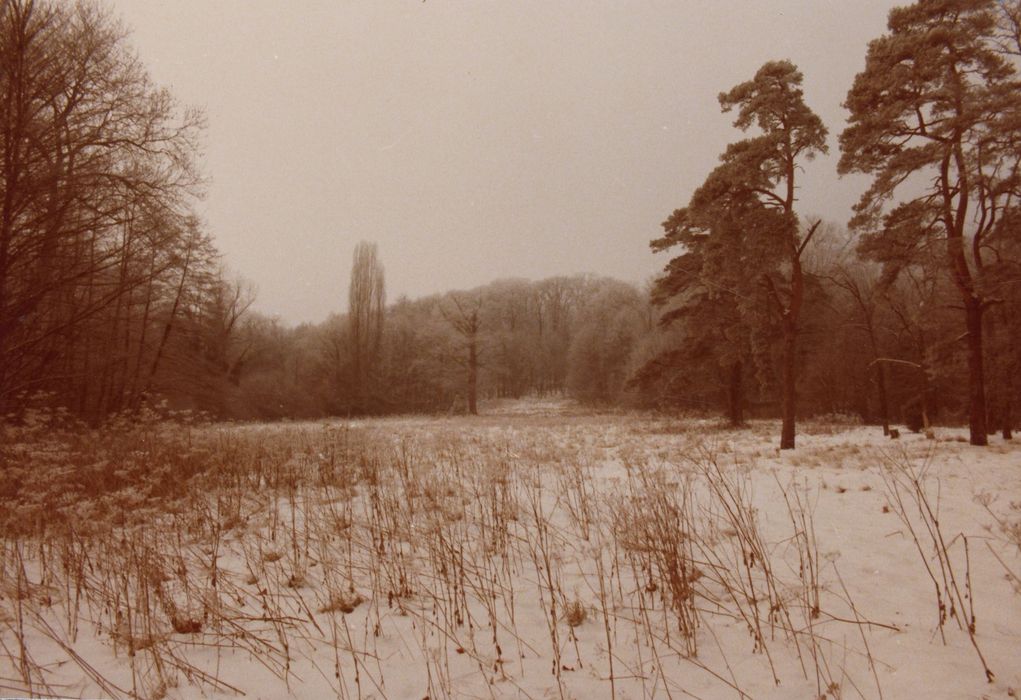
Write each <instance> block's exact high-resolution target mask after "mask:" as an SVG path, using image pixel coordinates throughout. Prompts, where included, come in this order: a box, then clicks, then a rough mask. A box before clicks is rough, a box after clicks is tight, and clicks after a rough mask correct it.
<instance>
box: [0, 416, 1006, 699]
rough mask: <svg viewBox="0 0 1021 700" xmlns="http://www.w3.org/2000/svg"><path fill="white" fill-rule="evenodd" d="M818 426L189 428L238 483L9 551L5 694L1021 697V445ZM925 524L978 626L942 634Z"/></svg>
mask: <svg viewBox="0 0 1021 700" xmlns="http://www.w3.org/2000/svg"><path fill="white" fill-rule="evenodd" d="M253 427H257V429H252V428H253ZM801 428H802V429H801V432H800V433H799V436H798V448H797V449H796V450H794V451H784V452H780V451H779V450H777V449H776V444H777V436H778V434H779V426H778V425H777V424H775V423H773V422H756V423H753V424H752V425H751V426H750V427H749V428H747V429H743V430H729V429H724V428H721V427H719V426H718V425H717V424H716V423H715V422H713V421H705V420H695V419H684V420H681V419H668V418H665V417H662V416H652V415H645V414H638V413H636V414H620V413H586V412H584V411H582V410H580V409H578V408H577V407H570V410H561V409H559V408H558V407H557V406H556V405H555V404H552V403H551V404H549V405H542V406H537V407H536V406H532V407H528V406H520V407H517V406H513V405H508V406H504V407H501V410H500V411H498V412H497V413H495V414H492V415H489V416H480V417H443V418H400V419H378V420H366V421H345V422H343V423H336V424H329V423H318V424H311V423H310V424H298V425H276V426H269V425H264V426H213V427H205V428H192V429H189V430H191V431H193V432H192V434H191V435H190V437H189V440H190V441H191V442H192V443H194V444H195V445H197V448H196V449H201V450H204V452H203V454H204V455H207V457H208V459H209V460H210V462H211V463H214V462H215V463H216V464H217V465H219V466H217V467H216V468H215V469H212V470H211V471H210V473H209V474H207V475H205V476H201V477H194V487H193V488H191V491H190V492H189V495H188V497H187V498H184V499H177V500H174V501H173V502H168V503H165V504H158V503H157V504H155V505H154V504H153V502H151V501H144V502H143V501H141V500H140V499H138V498H135V499H134V500H133V501H127V500H126V501H125V502H131V503H135V504H136V507H139V508H142V507H144V508H146V509H147V510H145V511H144V512H142V511H139V514H140V515H139V516H138V517H130V516H129V517H125V516H122V517H120V518H111V522H109V523H105V522H101V521H96V522H92V523H91V526H92V527H91V528H90V529H89V533H90V534H79V535H69V534H66V533H65V534H61V532H59V531H56V530H54V531H52V532H50V533H49V534H48V535H47V536H46V537H40V536H27V535H15V534H14V533H13V532H9V533H5V534H4V538H3V564H0V586H2V588H0V595H2V599H0V644H2V645H0V696H2V695H11V694H13V695H28V694H47V693H49V694H54V695H64V696H83V697H107V696H123V697H128V696H131V695H132V694H134V695H137V696H139V697H175V698H176V697H180V698H185V697H196V696H197V695H199V694H200V693H201V694H204V695H205V696H207V697H231V696H234V695H236V691H237V692H243V693H245V694H246V696H248V697H253V698H287V697H295V698H298V697H343V698H348V697H351V698H355V697H363V698H370V697H375V698H381V697H389V698H424V697H430V698H437V697H458V698H460V697H523V698H524V697H532V698H541V697H575V698H585V697H589V698H602V697H611V691H612V693H613V694H615V696H616V697H618V698H637V697H699V698H735V697H741V696H742V694H743V695H744V696H745V697H754V698H811V697H819V696H820V695H826V697H845V698H855V697H866V698H873V697H880V690H881V694H882V697H884V698H914V697H927V698H962V697H974V698H984V697H989V698H996V697H1001V698H1002V697H1016V693H1017V692H1018V689H1021V590H1018V583H1019V582H1018V580H1017V578H1016V575H1017V574H1018V573H1019V572H1021V547H1019V544H1018V541H1017V532H1018V528H1019V525H1018V524H1019V523H1021V448H1019V446H1018V445H1015V444H1012V443H1009V442H1003V441H1001V440H999V439H998V438H993V439H992V440H991V445H990V446H989V447H987V448H978V447H972V446H970V445H968V444H967V443H966V442H964V441H963V436H964V434H965V433H964V431H962V430H957V429H948V428H941V429H938V430H937V436H936V437H937V439H936V440H927V439H925V437H924V436H921V435H915V434H904V435H903V436H902V437H901V438H900V439H899V440H890V439H888V438H884V437H883V435H882V433H881V431H879V429H877V428H865V427H860V426H848V425H838V424H824V423H807V424H805V425H803V426H802V427H801ZM22 454H30V451H26V452H24V453H22ZM231 465H233V466H231ZM912 476H917V477H918V479H919V480H918V485H919V488H920V489H921V492H922V493H924V494H925V496H926V501H924V502H922V503H921V504H919V503H916V502H915V501H914V500H912V498H911V492H910V491H905V490H902V491H901V492H900V493H901V494H902V496H903V497H904V501H903V502H904V503H905V504H906V507H905V508H904V511H903V514H899V513H898V508H897V504H896V501H895V500H894V499H893V498H892V496H893V495H894V493H893V492H892V491H891V489H892V488H893V485H894V484H897V485H898V487H899V488H901V489H905V488H910V487H911V481H910V479H911V477H912ZM189 484H191V482H189ZM255 484H261V485H262V486H261V487H259V488H257V487H256V486H255ZM714 484H715V487H714ZM139 490H140V489H139ZM727 494H729V496H728V495H727ZM785 495H786V496H787V500H785V498H784V496H785ZM728 498H730V499H731V500H729V501H728V500H727V499H728ZM788 502H791V503H793V506H792V507H790V508H789V506H788ZM799 502H800V503H801V504H802V505H803V508H800V507H798V505H797V504H798V503H799ZM139 503H143V505H138V504H139ZM727 503H730V504H731V505H733V504H745V505H746V506H747V510H746V512H743V514H740V515H741V518H744V520H740V519H739V520H738V521H735V520H734V518H733V517H732V516H730V515H728V513H727ZM926 504H928V505H929V506H930V507H931V508H932V513H933V521H935V522H938V532H936V533H935V534H936V535H937V536H939V535H942V537H943V542H944V545H945V549H946V552H947V561H948V562H949V565H948V569H947V571H948V573H952V574H953V576H954V577H955V580H956V583H957V589H958V590H959V591H960V592H961V598H960V600H963V601H964V602H965V606H966V609H965V610H957V609H955V613H956V615H957V617H951V618H948V619H946V620H945V622H944V624H943V629H942V634H941V632H940V626H939V624H938V619H939V609H938V607H937V599H936V587H935V585H934V583H933V580H932V579H931V578H930V577H929V575H928V574H927V572H926V571H927V570H926V564H928V565H929V567H930V569H931V570H932V571H934V572H935V576H936V579H937V581H939V582H940V585H942V582H943V576H942V574H941V573H940V570H939V558H938V557H937V556H936V550H935V549H934V543H933V540H932V538H931V537H930V536H929V535H928V534H927V530H926V527H925V523H926V521H925V518H924V517H923V514H922V513H923V512H924V511H920V510H919V509H918V505H921V506H922V507H923V509H924V506H925V505H926ZM76 506H77V507H78V508H79V511H80V510H81V504H76ZM79 511H75V512H79ZM86 512H93V513H95V512H99V511H86ZM802 512H803V513H805V520H804V521H800V520H798V518H799V517H800V514H801V513H802ZM902 516H903V517H902ZM664 518H666V519H664ZM669 518H676V520H669ZM792 518H793V519H794V522H792ZM735 522H736V523H737V525H735ZM742 522H743V523H753V525H750V526H749V527H751V528H752V531H753V532H752V535H753V536H754V537H757V538H759V539H758V542H759V543H760V544H761V550H759V552H760V554H761V555H763V556H765V558H766V560H767V561H766V562H762V561H757V562H753V563H752V565H751V566H750V567H745V566H744V563H743V561H742V557H746V556H747V554H748V553H749V551H750V549H754V547H755V541H756V540H746V539H745V537H744V535H742V534H740V533H738V532H736V530H740V529H741V526H740V523H742ZM799 522H800V523H802V525H803V526H804V527H801V528H796V526H795V523H799ZM671 523H673V525H675V526H676V527H673V526H671ZM657 524H659V525H663V526H664V527H662V528H660V529H659V530H657V529H655V527H656V526H657ZM909 526H910V528H909ZM911 528H913V529H914V531H915V533H916V534H917V535H918V538H919V539H918V543H919V544H918V545H917V546H916V544H915V540H914V539H913V537H912V535H911ZM1012 528H1013V529H1012ZM79 529H80V530H81V532H85V528H84V527H82V528H79ZM672 533H678V534H679V536H677V537H673V535H672ZM586 537H587V539H586ZM668 545H669V546H676V547H678V550H677V551H678V552H680V553H681V554H682V555H683V556H687V557H689V559H688V560H687V563H686V565H685V566H686V567H687V568H685V569H684V571H685V572H687V573H686V576H688V578H683V579H676V578H675V579H673V580H672V581H671V579H669V577H668V576H667V575H666V574H665V573H664V571H663V570H662V568H657V567H658V566H660V565H659V564H657V561H659V562H660V563H662V562H664V561H668V559H669V557H666V555H665V554H664V547H666V546H668ZM966 546H967V551H965V547H966ZM805 555H810V556H812V557H813V560H814V564H813V566H812V567H809V570H808V572H807V573H806V569H805V568H804V567H803V566H802V563H803V561H804V556H805ZM923 556H924V558H923ZM658 557H659V558H658ZM664 557H665V558H664ZM657 558H658V559H657ZM813 567H814V568H813ZM767 571H768V572H769V573H768V574H767ZM813 572H815V573H816V574H817V576H818V589H819V608H820V609H819V613H818V615H813V614H812V610H811V595H812V589H813V586H812V585H811V574H812V573H813ZM1012 576H1013V577H1014V578H1011V577H1012ZM770 577H772V578H770ZM748 581H750V582H751V583H750V584H748V585H749V586H751V588H749V590H752V591H753V595H755V596H756V597H755V599H754V603H753V602H752V600H751V599H750V598H749V597H747V596H746V597H744V598H742V597H741V594H740V593H739V592H735V591H734V589H733V587H734V586H742V585H745V582H748ZM806 581H808V583H806ZM671 585H673V586H675V588H673V589H672V590H674V591H684V590H688V589H690V590H691V591H693V598H692V599H691V600H693V601H694V605H693V606H692V607H691V608H688V610H689V611H690V612H691V614H692V615H693V618H692V619H693V620H695V622H694V628H693V634H692V635H691V637H690V638H685V635H684V634H682V632H681V627H682V626H683V623H682V622H681V621H680V618H679V614H680V613H678V608H682V609H683V608H685V601H684V600H680V601H678V599H676V598H671V597H670V596H668V595H666V593H667V591H666V589H667V588H669V587H670V586H671ZM948 585H949V584H948ZM686 586H687V588H686ZM770 586H773V588H772V589H771V588H770ZM352 589H353V592H352ZM771 591H772V592H771ZM970 591H974V597H973V598H972V596H971V594H970ZM679 595H682V594H679ZM943 597H944V600H946V599H947V597H948V596H947V594H946V593H944V594H943ZM572 603H580V605H581V606H582V607H581V608H579V609H576V610H575V613H576V614H578V611H579V610H580V609H584V613H585V614H584V618H585V619H584V620H583V621H581V622H580V624H578V625H577V626H576V627H572V626H571V625H569V624H568V623H567V620H566V615H565V614H564V612H563V611H564V610H565V608H566V607H567V605H569V604H572ZM672 603H677V605H675V606H673V607H672V606H671V604H672ZM771 604H775V605H776V606H777V607H776V608H774V609H772V610H770V607H769V606H770V605H771ZM852 604H853V607H852ZM972 607H973V609H974V619H975V644H976V645H977V646H978V649H979V650H980V651H981V654H982V655H983V656H984V658H985V661H986V663H987V664H988V666H989V668H990V669H991V670H992V672H993V673H994V674H995V677H994V680H993V681H992V682H987V680H986V677H985V674H984V672H983V666H982V663H981V661H980V659H979V655H978V653H977V652H976V648H975V645H973V644H972V641H971V638H970V636H969V633H968V630H967V624H966V622H967V619H968V615H969V614H970V608H972ZM345 609H346V610H350V612H344V610H345ZM554 609H555V612H554ZM742 611H743V612H742ZM771 613H773V614H772V615H771ZM742 615H744V616H745V617H742ZM756 618H757V619H758V624H759V625H761V629H762V638H761V643H756V640H755V637H754V635H753V634H752V633H750V623H749V621H750V620H754V619H756ZM573 621H574V622H578V620H577V619H575V620H573ZM959 621H962V622H964V623H965V624H959ZM192 622H194V625H193V626H190V625H191V623H192ZM175 628H176V629H175ZM199 628H200V629H199ZM554 638H555V643H556V646H554ZM944 638H945V642H944ZM494 639H495V641H494ZM692 645H693V646H694V647H695V648H697V655H693V654H691V653H690V652H691V647H692ZM132 648H133V649H132ZM132 652H133V653H132ZM611 666H612V678H613V681H612V683H611V681H610V678H611ZM774 673H775V677H776V679H778V681H779V684H777V683H776V682H775V680H774ZM26 676H27V677H28V680H31V682H32V685H31V687H29V684H28V682H27V681H26ZM97 679H101V680H97ZM43 682H45V683H46V684H48V687H47V685H43V684H42V683H43ZM104 683H106V684H107V685H106V686H104V685H103V684H104Z"/></svg>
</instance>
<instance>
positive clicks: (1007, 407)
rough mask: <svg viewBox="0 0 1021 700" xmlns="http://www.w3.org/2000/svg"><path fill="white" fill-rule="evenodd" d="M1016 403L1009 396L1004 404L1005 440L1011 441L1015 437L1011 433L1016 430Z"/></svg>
mask: <svg viewBox="0 0 1021 700" xmlns="http://www.w3.org/2000/svg"><path fill="white" fill-rule="evenodd" d="M1013 409H1014V402H1013V401H1012V400H1011V398H1010V397H1009V396H1008V397H1007V399H1006V401H1004V402H1003V439H1004V440H1011V439H1013V437H1014V435H1013V433H1012V432H1011V431H1012V430H1013V429H1014V410H1013Z"/></svg>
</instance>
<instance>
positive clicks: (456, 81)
mask: <svg viewBox="0 0 1021 700" xmlns="http://www.w3.org/2000/svg"><path fill="white" fill-rule="evenodd" d="M107 1H108V3H109V4H110V6H111V7H112V8H113V10H114V12H115V14H117V15H119V16H120V18H121V19H122V20H123V21H124V23H125V24H126V25H127V27H128V28H129V29H130V30H131V31H132V36H131V43H132V45H133V46H134V47H135V49H136V50H137V51H138V53H139V54H140V56H141V58H142V60H143V62H144V63H145V64H146V66H148V68H149V70H150V73H151V75H152V76H153V78H154V79H155V80H156V82H157V83H159V84H161V85H164V86H167V87H169V88H171V89H172V91H173V93H174V94H175V95H176V96H177V98H178V99H179V100H181V101H182V102H183V103H186V104H189V105H194V106H198V107H202V108H203V109H205V111H206V114H207V118H208V122H209V130H208V133H207V136H206V152H205V156H204V159H203V163H204V171H205V172H206V174H207V175H208V176H209V177H210V179H211V184H210V186H209V189H208V196H207V198H206V200H205V201H204V202H203V203H202V214H203V216H204V218H205V220H206V222H207V225H208V227H209V229H210V231H211V232H212V233H213V234H214V236H215V238H216V241H217V244H218V246H219V248H220V250H221V251H222V252H223V253H224V258H225V262H226V264H227V265H228V266H229V267H230V268H231V269H232V270H233V271H234V272H236V273H238V274H240V275H242V276H244V277H245V278H247V279H249V280H251V281H252V282H254V283H255V285H256V287H257V288H258V301H257V303H256V308H257V309H258V310H260V311H262V312H264V313H268V314H271V315H277V316H279V317H280V318H281V319H282V320H284V321H287V322H301V321H314V322H318V321H321V320H323V319H324V318H326V316H327V315H328V314H329V313H330V312H332V311H343V310H344V309H345V308H346V305H347V285H348V276H349V272H350V267H351V256H352V253H353V250H354V246H355V244H356V243H357V242H358V241H359V240H369V241H375V242H376V243H378V245H379V253H380V257H381V259H382V261H383V263H384V266H385V268H386V278H387V294H388V298H389V299H391V300H393V299H396V298H397V297H398V296H399V295H401V294H407V295H409V296H411V297H417V296H421V295H425V294H430V293H433V292H439V291H444V290H447V289H454V288H467V287H473V286H476V285H480V284H484V283H486V282H489V281H491V280H493V279H496V278H501V277H526V278H531V279H541V278H543V277H548V276H551V275H558V274H573V273H576V272H594V273H599V274H604V275H611V276H614V277H617V278H620V279H623V280H626V281H630V282H635V283H642V282H643V281H645V280H646V279H648V278H649V277H651V276H652V275H654V274H655V273H657V272H658V271H659V270H661V269H662V267H663V265H664V264H665V263H666V261H667V259H668V257H669V256H667V255H663V254H661V255H655V256H654V255H653V254H652V253H651V252H650V251H649V247H648V243H649V240H650V239H652V238H654V237H656V236H658V235H659V234H660V232H661V229H660V227H659V224H660V222H662V221H663V220H664V219H665V218H666V217H667V216H668V215H669V214H670V212H671V211H673V210H674V209H675V208H677V207H679V206H683V205H684V204H686V203H687V200H688V198H689V197H690V195H691V192H692V191H693V189H694V188H695V187H697V186H698V185H699V184H700V183H701V182H702V180H703V179H704V178H705V176H706V175H707V174H708V172H709V171H710V170H711V169H712V168H713V167H715V165H716V162H717V160H716V159H717V157H718V156H719V154H720V153H721V152H722V151H723V149H724V148H725V147H726V144H727V143H729V142H731V141H735V140H737V139H739V138H741V134H740V132H739V131H737V130H736V129H734V128H733V127H732V126H731V121H732V119H733V117H732V115H726V114H721V113H720V110H719V104H718V102H717V100H716V96H717V94H718V93H720V92H721V91H724V90H727V89H729V88H731V87H732V86H734V85H736V84H737V83H739V82H742V81H744V80H748V79H750V78H751V77H752V76H753V75H754V74H755V71H756V70H757V69H758V68H759V66H761V65H762V64H763V63H764V62H766V61H769V60H775V59H790V60H792V61H794V63H796V64H797V65H798V67H799V68H800V69H801V70H802V72H803V73H804V74H805V97H806V101H807V102H808V104H809V106H810V107H811V108H812V109H814V110H815V111H816V112H817V113H818V114H819V115H820V116H821V117H822V119H823V121H824V122H825V124H826V126H827V127H828V128H829V130H830V156H829V157H826V158H822V159H819V160H817V161H816V162H815V163H813V164H812V165H811V166H809V167H808V168H807V171H806V173H804V174H803V175H802V179H801V183H802V185H803V188H802V190H801V192H800V195H799V196H800V200H801V201H800V211H801V212H802V213H803V214H819V215H822V216H824V217H825V218H827V219H830V220H834V221H837V222H840V223H844V222H846V220H847V218H848V216H849V214H850V207H851V205H852V204H853V202H854V201H855V200H856V199H857V196H858V194H859V193H860V191H861V189H862V187H863V180H862V179H861V178H844V179H843V180H839V179H838V178H837V175H836V160H837V143H836V138H837V135H838V134H839V132H840V130H841V129H842V128H843V124H844V119H845V113H844V111H843V109H842V108H841V106H840V103H841V102H842V101H843V99H844V97H845V95H846V93H847V90H848V88H849V87H850V84H851V80H852V78H853V76H854V74H855V73H857V72H858V71H859V70H861V68H862V67H863V66H864V57H865V50H866V44H867V43H868V41H869V40H870V39H872V38H875V37H877V36H879V35H880V34H881V33H882V32H883V31H884V29H885V23H886V14H887V12H888V11H889V9H890V8H891V7H893V6H894V5H896V4H904V3H903V2H890V1H888V0H855V1H853V2H847V1H843V2H838V1H835V0H833V1H831V0H800V1H797V2H796V1H793V0H791V1H789V2H778V1H774V2H765V1H762V2H755V1H752V0H747V1H741V2H738V1H736V0H735V1H730V2H725V1H720V0H699V1H696V0H671V1H669V2H668V1H665V0H646V1H643V2H638V1H633V2H625V1H623V0H621V1H619V2H604V1H599V0H596V1H593V0H570V1H568V0H502V1H501V2H492V1H491V2H484V1H481V0H477V1H472V2H468V1H467V0H460V1H450V0H427V1H426V2H423V1H422V0H361V1H358V2H355V1H354V0H315V1H313V0H291V1H285V0H172V1H167V0H107Z"/></svg>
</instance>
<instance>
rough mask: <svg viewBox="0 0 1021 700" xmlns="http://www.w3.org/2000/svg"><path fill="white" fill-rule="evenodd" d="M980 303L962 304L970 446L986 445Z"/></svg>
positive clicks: (987, 441)
mask: <svg viewBox="0 0 1021 700" xmlns="http://www.w3.org/2000/svg"><path fill="white" fill-rule="evenodd" d="M982 311H983V309H982V302H981V301H979V300H978V299H975V298H974V297H972V298H969V299H966V300H965V303H964V317H965V322H966V323H967V326H968V430H969V433H970V437H971V444H972V445H979V446H983V445H988V444H989V439H988V436H987V435H986V392H985V376H984V371H983V367H982Z"/></svg>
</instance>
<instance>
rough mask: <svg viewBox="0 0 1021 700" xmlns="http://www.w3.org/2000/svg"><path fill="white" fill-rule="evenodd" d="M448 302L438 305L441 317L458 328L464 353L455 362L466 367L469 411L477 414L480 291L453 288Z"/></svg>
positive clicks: (480, 324)
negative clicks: (470, 291) (471, 291)
mask: <svg viewBox="0 0 1021 700" xmlns="http://www.w3.org/2000/svg"><path fill="white" fill-rule="evenodd" d="M447 301H448V303H447V304H444V305H442V306H441V307H440V311H441V313H442V314H443V318H445V319H446V320H447V323H449V324H450V325H451V327H452V328H453V329H454V330H455V331H457V334H458V335H460V336H461V340H462V342H463V344H464V352H465V354H464V355H458V356H457V357H455V362H457V363H458V364H461V365H462V366H464V368H465V369H466V370H467V377H466V379H467V395H468V397H467V398H468V413H470V414H471V415H473V416H477V415H478V414H479V403H478V398H479V396H478V395H479V355H480V348H479V333H480V332H481V330H482V319H481V316H480V312H481V311H482V295H481V294H474V295H472V294H466V293H457V292H453V293H451V294H448V295H447Z"/></svg>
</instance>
